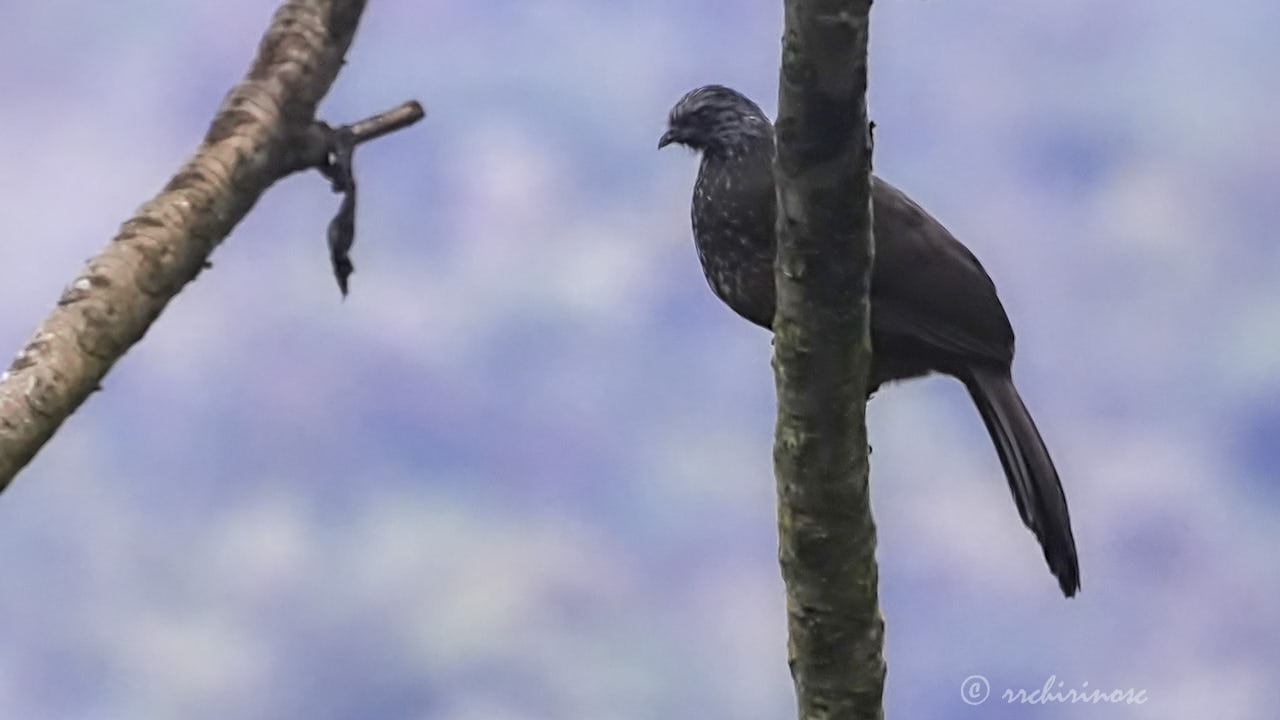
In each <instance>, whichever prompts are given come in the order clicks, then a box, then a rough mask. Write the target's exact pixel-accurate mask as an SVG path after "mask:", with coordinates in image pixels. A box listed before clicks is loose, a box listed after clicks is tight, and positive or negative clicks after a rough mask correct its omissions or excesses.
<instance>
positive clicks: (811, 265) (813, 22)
mask: <svg viewBox="0 0 1280 720" xmlns="http://www.w3.org/2000/svg"><path fill="white" fill-rule="evenodd" d="M870 9H871V2H870V0H786V28H785V32H784V35H783V43H782V72H781V78H780V83H779V98H778V122H777V130H778V148H777V158H776V161H775V166H774V172H775V175H776V177H777V190H778V200H777V201H778V227H777V233H778V257H777V265H776V268H775V270H776V273H775V275H776V282H777V291H778V305H777V315H776V317H775V319H774V324H773V328H774V333H775V338H774V374H775V378H776V381H777V390H778V425H777V438H776V443H775V445H774V468H775V473H776V476H777V484H778V528H779V549H778V555H779V560H780V562H781V565H782V575H783V579H784V580H785V582H786V587H787V615H788V630H789V637H790V641H789V648H788V650H789V663H790V666H791V675H792V678H793V679H794V681H795V687H796V696H797V703H798V705H799V716H800V718H801V719H802V720H844V719H852V718H858V719H871V718H875V719H879V718H882V717H883V710H882V704H881V701H882V697H883V693H884V673H885V665H884V654H883V638H884V622H883V619H882V617H881V615H880V611H879V604H878V598H877V585H878V570H877V567H876V561H875V549H876V533H875V523H874V521H873V519H872V516H871V502H870V494H869V487H868V459H867V436H866V420H865V409H866V387H867V374H868V372H869V369H870V363H871V340H870V335H869V332H868V320H869V317H870V313H869V310H870V304H869V299H868V292H869V289H870V276H871V263H872V260H873V255H874V245H873V241H872V236H871V183H870V173H871V133H870V128H869V127H868V124H867V108H866V86H867V34H868V13H869V12H870Z"/></svg>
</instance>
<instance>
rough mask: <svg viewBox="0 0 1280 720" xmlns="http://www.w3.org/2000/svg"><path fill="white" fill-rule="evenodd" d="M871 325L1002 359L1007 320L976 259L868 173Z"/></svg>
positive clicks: (1009, 355)
mask: <svg viewBox="0 0 1280 720" xmlns="http://www.w3.org/2000/svg"><path fill="white" fill-rule="evenodd" d="M872 193H873V195H872V197H873V199H874V200H873V201H874V207H875V239H876V255H875V271H874V275H873V277H874V279H873V281H872V288H871V292H872V300H871V301H872V306H873V308H874V311H873V313H872V316H873V318H874V319H875V325H874V327H873V329H874V330H875V331H876V332H878V333H888V334H892V335H897V336H901V337H903V338H908V339H910V340H911V341H913V342H920V343H924V344H926V345H928V346H931V347H932V348H933V349H935V350H937V351H938V352H939V353H942V354H945V355H951V356H956V357H957V358H958V359H972V360H990V361H995V362H999V363H1003V364H1008V363H1009V362H1011V361H1012V359H1013V328H1012V327H1011V326H1010V325H1009V318H1008V316H1007V315H1006V314H1005V311H1004V306H1003V305H1001V304H1000V298H999V297H998V296H997V295H996V288H995V285H994V284H993V283H992V282H991V278H990V277H989V276H988V275H987V272H986V270H984V269H983V267H982V264H981V263H979V262H978V259H977V258H976V257H974V255H973V253H971V252H969V249H968V248H966V247H965V246H964V245H962V244H961V243H960V241H959V240H956V239H955V238H954V237H953V236H952V235H951V233H950V232H948V231H947V229H946V228H945V227H943V226H942V224H941V223H939V222H938V221H937V220H935V219H934V218H933V217H932V216H930V215H929V214H928V213H927V212H925V211H924V209H923V208H921V207H920V206H919V205H917V204H916V203H915V202H913V201H912V200H911V199H910V198H908V197H907V196H906V195H905V194H904V193H903V192H902V191H900V190H898V189H897V188H895V187H893V186H892V185H890V184H889V183H886V182H884V181H883V180H880V179H879V178H875V181H874V183H873V185H872Z"/></svg>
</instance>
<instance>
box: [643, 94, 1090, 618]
mask: <svg viewBox="0 0 1280 720" xmlns="http://www.w3.org/2000/svg"><path fill="white" fill-rule="evenodd" d="M672 143H678V144H681V145H686V146H688V147H690V148H692V149H694V150H696V151H699V152H701V154H702V162H701V166H700V167H699V169H698V179H697V182H696V183H695V185H694V189H693V211H692V217H693V237H694V243H695V245H696V246H697V249H698V259H699V260H700V261H701V262H702V270H703V272H704V273H705V275H706V277H707V282H708V283H710V285H711V289H712V290H713V291H714V292H715V294H716V295H717V296H719V298H720V299H721V300H723V301H724V302H725V304H727V305H728V306H729V307H730V308H732V309H733V310H734V311H735V312H737V313H738V314H739V315H741V316H743V317H744V318H746V319H747V320H750V321H751V322H753V323H755V324H757V325H761V326H763V327H766V328H768V327H770V326H771V325H772V323H773V314H774V302H775V298H774V277H773V264H774V254H775V240H774V217H775V214H774V213H775V210H774V203H775V196H774V181H773V157H774V129H773V124H772V123H770V121H769V119H768V118H767V117H766V116H765V114H764V112H763V111H762V110H761V109H760V107H759V106H757V105H756V104H755V103H753V102H752V101H751V100H749V99H747V98H746V97H745V96H743V95H741V94H740V93H738V92H736V91H734V90H731V89H729V88H726V87H722V86H718V85H711V86H707V87H702V88H698V89H696V90H693V91H692V92H690V93H688V94H687V95H685V96H684V97H683V98H681V99H680V101H679V102H677V103H676V105H675V107H674V108H672V110H671V115H670V117H669V119H668V127H667V131H666V133H665V134H663V136H662V138H661V139H660V140H659V141H658V147H659V148H662V147H665V146H667V145H669V144H672ZM871 193H872V209H873V215H874V228H873V229H874V233H875V243H876V247H875V264H874V266H873V268H872V275H871V345H872V353H873V355H872V366H871V377H870V380H869V386H868V388H867V394H868V395H870V394H871V393H873V392H875V390H876V389H877V388H878V387H879V386H880V385H881V384H882V383H885V382H888V381H891V380H901V379H904V378H911V377H917V376H920V375H925V374H927V373H930V372H939V373H943V374H945V375H951V376H953V377H955V378H957V379H959V380H960V381H961V382H963V383H964V385H965V387H966V388H968V390H969V395H970V396H971V397H972V398H973V402H974V405H976V406H977V408H978V412H979V413H980V414H981V415H982V420H983V422H984V423H985V424H986V427H987V430H988V432H989V433H990V434H991V439H992V441H993V442H994V443H995V447H996V451H997V452H998V453H999V455H1000V462H1001V464H1002V465H1003V466H1004V472H1005V475H1006V477H1007V478H1008V481H1009V489H1010V490H1011V491H1012V492H1013V499H1014V502H1016V503H1017V505H1018V513H1019V514H1020V515H1021V516H1022V521H1023V522H1024V523H1025V524H1026V526H1027V527H1028V528H1030V529H1031V531H1032V532H1033V533H1035V536H1036V538H1037V539H1038V540H1039V541H1040V546H1041V547H1042V548H1043V550H1044V557H1045V560H1046V561H1047V562H1048V564H1049V569H1050V570H1051V571H1052V572H1053V574H1054V576H1055V577H1057V579H1058V585H1059V587H1061V588H1062V592H1063V593H1064V594H1065V595H1066V596H1068V597H1070V596H1072V595H1074V594H1075V592H1076V590H1078V589H1079V588H1080V570H1079V566H1078V564H1077V561H1076V548H1075V540H1074V539H1073V538H1072V536H1071V521H1070V518H1069V517H1068V514H1067V499H1066V496H1065V495H1063V492H1062V485H1061V483H1060V482H1059V481H1058V472H1057V470H1055V469H1054V466H1053V461H1052V460H1050V458H1049V451H1048V449H1047V448H1046V447H1045V444H1044V441H1043V440H1042V439H1041V438H1040V433H1039V431H1037V430H1036V426H1035V423H1034V422H1033V421H1032V420H1031V415H1030V414H1029V413H1028V412H1027V409H1026V406H1024V405H1023V404H1022V399H1021V398H1020V397H1019V396H1018V391H1017V390H1016V389H1015V388H1014V386H1013V379H1012V377H1011V375H1010V366H1011V364H1012V363H1013V329H1012V328H1011V327H1010V325H1009V318H1008V316H1006V315H1005V311H1004V307H1003V306H1002V305H1001V304H1000V299H999V298H998V297H997V296H996V288H995V285H994V284H992V282H991V278H990V277H988V276H987V273H986V271H985V270H983V268H982V265H981V264H979V262H978V259H977V258H975V257H974V256H973V253H971V252H969V250H968V248H966V247H965V246H964V245H962V244H960V241H958V240H956V239H955V238H954V237H952V236H951V233H950V232H948V231H947V229H946V228H944V227H943V226H942V224H941V223H939V222H938V221H937V220H935V219H933V217H931V216H930V215H929V214H928V213H927V212H925V211H924V210H923V209H922V208H921V207H920V206H919V205H917V204H915V203H914V202H912V201H911V199H910V198H908V197H907V196H906V195H905V194H903V193H902V191H900V190H898V189H897V188H895V187H893V186H892V185H890V184H889V183H887V182H885V181H883V180H881V179H879V178H875V177H873V178H872V183H871Z"/></svg>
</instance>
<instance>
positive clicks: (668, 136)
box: [658, 130, 680, 150]
mask: <svg viewBox="0 0 1280 720" xmlns="http://www.w3.org/2000/svg"><path fill="white" fill-rule="evenodd" d="M679 140H680V138H679V137H678V136H677V135H676V131H675V130H668V131H666V132H664V133H662V137H660V138H658V149H659V150H661V149H662V148H664V147H666V146H668V145H670V144H671V143H673V142H678V141H679Z"/></svg>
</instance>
